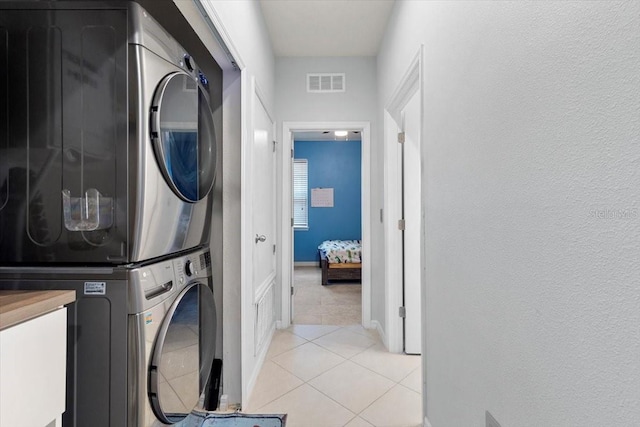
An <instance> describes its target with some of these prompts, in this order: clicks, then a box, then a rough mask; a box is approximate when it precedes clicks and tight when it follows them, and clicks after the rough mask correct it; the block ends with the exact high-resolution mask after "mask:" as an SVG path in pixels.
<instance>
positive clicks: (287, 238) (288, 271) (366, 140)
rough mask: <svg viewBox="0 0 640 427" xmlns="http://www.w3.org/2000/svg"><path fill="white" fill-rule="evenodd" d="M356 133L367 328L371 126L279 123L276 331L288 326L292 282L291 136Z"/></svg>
mask: <svg viewBox="0 0 640 427" xmlns="http://www.w3.org/2000/svg"><path fill="white" fill-rule="evenodd" d="M344 129H348V130H359V131H360V134H361V135H362V142H361V181H362V185H361V206H362V209H361V210H362V214H361V215H362V261H363V262H362V326H364V327H365V328H370V327H371V255H370V254H371V175H370V169H371V166H370V165H371V124H370V123H369V122H338V121H336V122H286V121H285V122H283V123H282V151H281V153H282V159H281V160H282V164H281V166H282V187H281V188H280V191H281V194H282V198H281V201H282V210H281V220H282V222H281V226H282V258H281V260H282V264H281V266H280V270H281V278H282V280H281V284H282V293H281V295H282V301H281V310H280V315H281V316H280V319H281V321H280V322H281V323H280V325H279V327H281V328H287V327H289V325H291V292H290V288H291V285H292V281H293V227H292V225H291V215H292V194H291V158H292V150H293V133H294V132H304V131H325V130H329V131H332V130H344Z"/></svg>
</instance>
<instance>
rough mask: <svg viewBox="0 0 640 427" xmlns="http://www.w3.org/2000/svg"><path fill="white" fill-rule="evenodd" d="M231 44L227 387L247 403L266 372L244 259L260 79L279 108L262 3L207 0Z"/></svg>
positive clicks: (226, 167) (226, 162) (226, 155)
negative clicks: (249, 156)
mask: <svg viewBox="0 0 640 427" xmlns="http://www.w3.org/2000/svg"><path fill="white" fill-rule="evenodd" d="M203 5H204V7H205V9H206V11H207V13H208V14H209V15H210V17H211V19H212V21H213V22H214V23H215V24H216V27H217V29H218V31H219V32H220V33H221V35H222V37H223V39H224V42H225V44H226V45H227V47H228V48H229V50H230V51H231V53H232V54H233V55H234V57H235V59H236V60H237V61H238V65H239V66H240V68H241V69H242V75H241V76H240V75H239V73H234V72H232V71H225V92H224V95H223V98H224V99H223V103H224V117H223V118H224V126H225V134H224V139H223V186H222V188H223V190H222V191H223V194H222V198H223V230H222V232H223V254H222V258H223V264H224V265H223V267H224V268H223V284H224V288H223V305H224V311H223V315H224V317H223V322H224V333H223V335H224V340H223V348H224V359H223V387H224V392H225V393H226V394H228V395H229V402H230V403H241V402H242V401H243V400H244V401H246V399H247V397H248V394H249V390H248V388H249V382H250V379H251V378H254V377H255V376H256V374H257V372H258V370H259V369H260V365H259V355H255V352H254V348H253V347H254V343H253V332H254V331H253V328H254V318H253V316H254V315H255V310H253V309H252V306H251V303H252V301H251V298H252V296H253V285H252V283H251V280H250V279H251V275H250V274H246V269H247V268H248V266H250V263H246V262H245V261H243V260H242V254H243V246H242V240H241V237H242V222H241V217H242V215H244V214H245V213H244V212H243V210H242V206H243V202H242V200H243V197H244V189H243V187H242V182H243V174H244V173H245V172H246V171H247V170H250V169H251V165H247V164H245V163H243V162H244V160H243V159H244V158H245V156H244V154H245V153H244V150H246V149H247V148H248V147H249V143H250V138H251V137H252V135H253V130H252V129H251V111H250V110H249V109H248V106H250V105H251V97H252V94H251V91H250V88H249V86H250V85H249V84H248V83H249V82H250V81H251V79H252V78H255V80H256V83H257V84H258V85H259V86H260V89H261V91H262V95H263V98H264V101H265V103H266V104H267V106H268V108H273V107H272V106H273V102H274V101H273V98H274V77H273V76H274V74H273V73H274V56H273V51H272V49H271V45H270V43H269V35H268V33H267V30H266V25H265V23H264V19H263V17H262V11H261V9H260V5H259V4H258V2H257V1H253V0H251V1H249V0H236V1H223V0H215V1H212V0H203Z"/></svg>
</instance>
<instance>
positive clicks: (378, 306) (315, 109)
mask: <svg viewBox="0 0 640 427" xmlns="http://www.w3.org/2000/svg"><path fill="white" fill-rule="evenodd" d="M307 73H345V74H346V80H345V81H346V91H345V92H344V93H324V94H322V93H320V94H318V93H307V89H306V87H307V86H306V85H307V80H306V79H307ZM376 91H377V82H376V63H375V58H373V57H306V58H300V57H296V58H293V57H280V58H277V60H276V94H277V95H276V117H277V120H278V126H277V129H278V140H279V141H282V122H340V121H351V122H354V121H360V122H371V133H372V138H371V146H372V151H371V153H372V155H371V159H370V161H371V169H370V170H371V189H372V191H371V218H372V219H371V255H370V260H371V261H370V262H371V267H372V271H371V281H372V282H371V298H372V319H373V320H376V321H379V322H380V323H382V324H383V325H384V252H383V239H384V235H383V229H382V224H381V223H380V220H379V218H380V215H379V210H380V209H381V208H382V201H383V194H382V188H383V176H382V173H381V171H382V158H381V156H380V154H379V152H381V150H378V149H377V148H376V147H377V145H378V144H379V142H378V138H377V137H376V134H377V126H376V105H377V95H376ZM281 179H282V175H281V174H280V175H279V180H281ZM279 182H281V181H279Z"/></svg>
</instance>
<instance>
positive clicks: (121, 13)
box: [0, 1, 222, 265]
mask: <svg viewBox="0 0 640 427" xmlns="http://www.w3.org/2000/svg"><path fill="white" fill-rule="evenodd" d="M0 9H2V11H1V12H2V13H0V69H2V70H6V72H3V73H0V135H2V137H1V138H0V142H1V143H0V263H1V264H4V265H7V264H11V265H17V264H20V265H36V264H37V265H51V264H68V265H78V264H80V265H87V264H92V265H96V264H110V265H117V264H126V263H132V262H139V261H144V260H149V259H153V258H158V257H163V256H168V255H170V254H173V253H178V252H180V251H184V250H189V249H191V248H196V247H199V246H203V245H206V244H208V242H209V234H210V218H211V210H212V206H211V202H212V198H211V197H210V190H211V188H212V186H213V183H214V179H215V174H216V163H217V144H216V140H215V133H214V121H213V120H214V119H213V115H212V112H211V108H210V104H209V93H208V87H209V85H210V84H211V85H213V84H215V85H221V84H222V81H216V82H209V81H208V80H207V78H206V77H205V76H204V75H203V74H202V73H201V72H200V70H199V69H198V66H197V64H196V62H195V61H194V59H193V58H192V57H191V56H189V54H188V53H187V52H186V51H185V50H184V49H183V48H182V47H181V46H180V45H179V44H178V43H177V42H176V41H175V40H174V39H173V38H172V37H171V36H170V35H169V34H168V33H167V32H166V31H165V30H164V29H163V28H162V27H161V26H160V25H159V24H158V23H157V22H156V21H155V20H153V19H152V18H151V17H150V16H149V14H148V13H147V12H146V11H144V9H142V7H140V6H139V5H138V4H136V3H130V2H64V1H34V2H0ZM218 125H221V124H220V123H218Z"/></svg>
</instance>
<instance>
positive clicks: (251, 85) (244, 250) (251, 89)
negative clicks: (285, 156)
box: [240, 69, 277, 405]
mask: <svg viewBox="0 0 640 427" xmlns="http://www.w3.org/2000/svg"><path fill="white" fill-rule="evenodd" d="M262 93H263V92H262V91H261V90H260V86H259V85H258V83H257V81H256V78H255V77H254V76H250V75H249V74H248V72H247V71H246V70H244V69H243V70H242V71H241V99H242V103H241V108H240V110H241V114H240V116H241V118H240V120H241V123H242V138H241V148H240V153H241V154H240V157H241V172H240V174H241V180H240V183H241V190H240V194H241V195H240V201H241V207H240V224H241V225H240V256H241V278H240V301H241V308H240V310H241V312H240V323H241V328H240V331H241V338H240V340H241V345H242V347H241V371H242V373H241V376H242V383H241V384H242V388H241V390H242V404H243V405H246V403H247V402H248V395H249V393H250V392H251V390H252V388H253V386H254V384H255V379H256V378H257V375H258V373H259V372H260V368H261V367H262V362H263V361H264V355H263V354H262V353H264V354H266V350H265V351H264V352H261V355H260V356H255V350H256V349H255V342H254V341H255V333H256V331H255V319H254V316H255V311H254V310H253V307H254V303H255V301H257V299H256V298H255V297H256V294H257V293H259V292H264V291H265V290H268V286H266V287H264V284H261V286H260V287H259V289H258V291H259V292H256V291H255V289H254V287H253V257H254V251H253V249H254V247H255V245H254V241H253V218H252V212H253V191H252V190H253V189H252V185H251V182H252V180H253V161H254V159H253V138H254V132H253V129H254V126H255V120H254V115H255V112H256V111H257V108H258V102H259V103H260V104H261V105H262V107H264V110H265V111H266V113H267V115H268V116H269V120H271V122H272V136H273V137H274V138H275V123H274V122H273V119H272V118H273V114H271V112H270V111H269V108H268V107H267V105H266V104H265V102H264V97H263V95H262ZM254 94H255V98H254ZM256 98H257V101H256ZM274 160H275V159H274ZM276 167H277V165H276V164H275V162H274V168H276ZM276 191H277V187H276ZM276 221H277V218H276ZM276 231H277V228H276ZM274 270H275V276H273V275H271V276H270V277H271V278H270V280H271V281H272V282H273V281H275V280H276V277H277V263H275V265H274ZM276 289H277V288H276ZM270 339H271V336H270V337H269V340H270ZM265 347H266V348H268V347H269V346H268V345H266V346H265ZM256 357H260V358H261V359H256Z"/></svg>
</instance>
